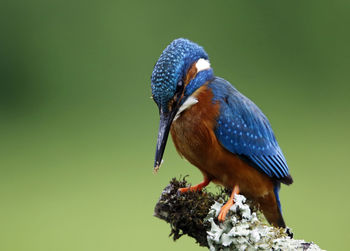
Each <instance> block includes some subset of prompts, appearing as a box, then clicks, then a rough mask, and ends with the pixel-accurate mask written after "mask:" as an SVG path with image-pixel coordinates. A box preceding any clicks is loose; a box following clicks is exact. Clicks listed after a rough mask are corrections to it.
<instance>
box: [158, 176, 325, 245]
mask: <svg viewBox="0 0 350 251" xmlns="http://www.w3.org/2000/svg"><path fill="white" fill-rule="evenodd" d="M187 186H188V184H187V181H186V179H185V178H183V179H182V180H177V179H175V178H174V179H172V180H171V182H170V184H169V185H168V186H167V187H166V188H165V189H164V190H163V192H162V194H161V197H160V199H159V201H158V203H157V204H156V207H155V210H154V212H155V213H154V216H156V217H158V218H160V219H162V220H165V221H166V222H168V223H169V224H170V226H171V233H170V236H173V239H174V241H175V240H177V239H179V238H180V237H181V236H182V235H188V236H191V237H193V238H194V239H195V240H196V242H197V243H198V244H199V245H200V246H205V247H208V248H209V249H210V251H221V250H222V251H230V250H258V249H259V250H308V251H314V250H321V249H320V248H319V247H318V246H317V245H316V244H314V243H312V242H305V241H304V240H295V239H293V238H291V236H292V234H291V233H290V232H289V229H287V231H286V230H285V229H282V228H275V227H272V226H268V225H267V224H265V223H263V222H262V221H261V219H260V217H259V215H260V213H259V212H258V211H257V207H255V206H254V205H253V204H252V202H250V201H246V198H245V197H244V196H242V195H238V196H236V198H235V204H234V205H233V206H232V207H231V209H230V212H229V214H228V215H227V219H226V221H225V222H223V223H218V221H217V216H218V215H219V212H220V209H221V207H222V205H223V202H224V201H225V200H227V197H228V196H227V194H228V193H227V192H228V191H226V190H222V191H221V192H220V193H219V194H217V195H216V194H212V193H210V192H204V191H202V192H188V193H184V194H179V193H178V191H177V190H178V189H179V188H181V187H187Z"/></svg>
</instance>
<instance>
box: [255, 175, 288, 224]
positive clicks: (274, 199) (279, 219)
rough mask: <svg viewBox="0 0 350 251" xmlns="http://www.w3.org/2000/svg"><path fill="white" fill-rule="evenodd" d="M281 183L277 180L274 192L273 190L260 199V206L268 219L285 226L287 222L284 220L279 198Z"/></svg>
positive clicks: (272, 222)
mask: <svg viewBox="0 0 350 251" xmlns="http://www.w3.org/2000/svg"><path fill="white" fill-rule="evenodd" d="M279 189H280V183H279V182H277V183H276V184H275V186H274V190H273V192H272V191H271V192H270V193H269V194H268V195H267V196H264V197H263V198H262V199H261V200H260V201H259V204H260V208H261V211H262V212H263V214H264V215H265V218H266V219H267V221H268V222H269V223H270V224H271V225H273V226H275V227H282V228H285V227H286V224H285V222H284V220H283V216H282V209H281V203H280V199H279V195H278V193H279Z"/></svg>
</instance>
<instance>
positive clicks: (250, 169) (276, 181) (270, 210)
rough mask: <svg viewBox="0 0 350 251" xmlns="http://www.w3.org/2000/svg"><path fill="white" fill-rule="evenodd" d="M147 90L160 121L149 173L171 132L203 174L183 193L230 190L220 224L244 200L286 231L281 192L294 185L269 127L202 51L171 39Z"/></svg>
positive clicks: (185, 41)
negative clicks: (217, 187)
mask: <svg viewBox="0 0 350 251" xmlns="http://www.w3.org/2000/svg"><path fill="white" fill-rule="evenodd" d="M151 89H152V99H153V100H154V101H155V103H156V104H157V106H158V109H159V116H160V122H159V129H158V137H157V144H156V153H155V161H154V171H155V172H157V171H158V169H159V167H160V165H161V164H162V158H163V155H164V151H165V147H166V143H167V139H168V136H169V133H171V136H172V139H173V143H174V145H175V148H176V150H177V152H178V153H179V155H180V156H181V157H184V158H186V159H187V160H188V161H189V162H190V163H191V164H192V165H194V166H196V167H197V168H198V169H199V170H200V172H201V173H202V174H203V182H201V183H199V184H198V185H195V186H190V187H184V188H180V189H179V192H180V193H186V192H189V191H201V190H202V189H203V188H204V187H206V186H207V185H208V184H209V183H210V182H213V183H216V184H219V185H222V186H224V187H225V188H228V189H230V190H232V193H231V196H230V198H229V199H228V201H227V202H226V203H225V205H223V206H222V208H221V210H220V213H219V215H218V220H219V221H220V222H223V221H225V219H226V216H227V213H228V212H229V209H230V208H231V206H232V205H234V200H235V196H236V195H237V194H242V195H244V196H245V197H246V198H248V199H250V200H252V201H253V202H255V203H257V204H258V206H259V209H260V210H261V211H262V213H263V214H264V216H265V218H266V219H267V221H268V222H269V223H270V224H271V225H273V226H275V227H281V228H286V224H285V221H284V219H283V216H282V209H281V203H280V198H279V191H280V187H281V183H283V184H286V185H290V184H292V183H293V179H292V176H291V175H290V173H289V168H288V165H287V162H286V159H285V157H284V155H283V153H282V150H281V148H280V147H279V145H278V143H277V140H276V137H275V135H274V132H273V130H272V128H271V125H270V122H269V120H268V119H267V117H266V116H265V115H264V114H263V112H262V111H261V110H260V109H259V108H258V106H257V105H255V104H254V103H253V101H251V100H250V99H249V98H247V97H246V96H244V95H243V94H242V93H240V92H239V91H238V90H237V89H236V88H235V87H234V86H233V85H232V84H231V83H229V82H228V81H227V80H225V79H223V78H220V77H217V76H215V75H214V71H213V69H212V67H211V64H210V61H209V56H208V54H207V53H206V51H205V50H204V48H203V47H201V46H200V45H198V44H196V43H195V42H192V41H190V40H188V39H185V38H178V39H175V40H173V41H172V42H171V43H170V44H169V45H168V46H167V47H166V48H165V49H164V51H163V52H162V54H161V55H160V57H159V59H158V60H157V62H156V64H155V66H154V68H153V71H152V75H151Z"/></svg>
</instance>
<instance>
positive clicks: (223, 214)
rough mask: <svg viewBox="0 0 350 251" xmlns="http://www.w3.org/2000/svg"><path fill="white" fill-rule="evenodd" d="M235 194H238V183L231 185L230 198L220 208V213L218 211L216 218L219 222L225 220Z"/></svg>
mask: <svg viewBox="0 0 350 251" xmlns="http://www.w3.org/2000/svg"><path fill="white" fill-rule="evenodd" d="M236 194H239V187H238V185H236V186H234V187H233V190H232V193H231V196H230V199H229V200H228V201H227V202H226V204H225V205H224V206H223V207H222V208H221V210H220V213H219V216H218V220H219V221H220V222H224V221H225V219H226V215H227V213H228V211H229V210H230V208H231V207H232V206H233V204H234V198H235V196H236Z"/></svg>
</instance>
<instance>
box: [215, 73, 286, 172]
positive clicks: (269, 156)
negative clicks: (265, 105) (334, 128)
mask: <svg viewBox="0 0 350 251" xmlns="http://www.w3.org/2000/svg"><path fill="white" fill-rule="evenodd" d="M209 87H210V88H211V89H212V90H213V93H214V97H213V101H214V102H216V101H219V103H220V115H219V118H218V120H217V127H216V130H215V134H216V136H217V138H218V139H219V141H220V143H221V144H222V145H223V146H224V147H225V148H226V149H227V150H229V151H230V152H232V153H234V154H237V155H239V156H241V157H242V158H244V159H245V160H248V161H250V162H252V163H253V164H254V167H256V168H258V169H259V170H260V171H262V172H264V173H266V174H267V175H268V176H269V177H272V178H276V179H282V178H285V177H287V176H288V175H289V170H288V166H287V164H286V160H285V158H284V156H283V153H282V151H281V149H280V147H279V146H278V143H277V141H276V139H275V136H274V134H273V131H272V129H271V126H270V123H269V121H268V119H267V118H266V116H265V115H264V114H263V113H262V112H261V110H260V109H259V108H258V107H257V106H256V105H255V104H254V103H253V102H252V101H251V100H249V99H248V98H247V97H245V96H244V95H243V94H241V93H240V92H239V91H237V90H236V89H235V88H234V87H233V86H232V85H231V84H230V83H229V82H227V81H226V80H224V79H222V78H217V77H216V78H215V79H214V80H213V81H212V82H211V83H210V84H209Z"/></svg>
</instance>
